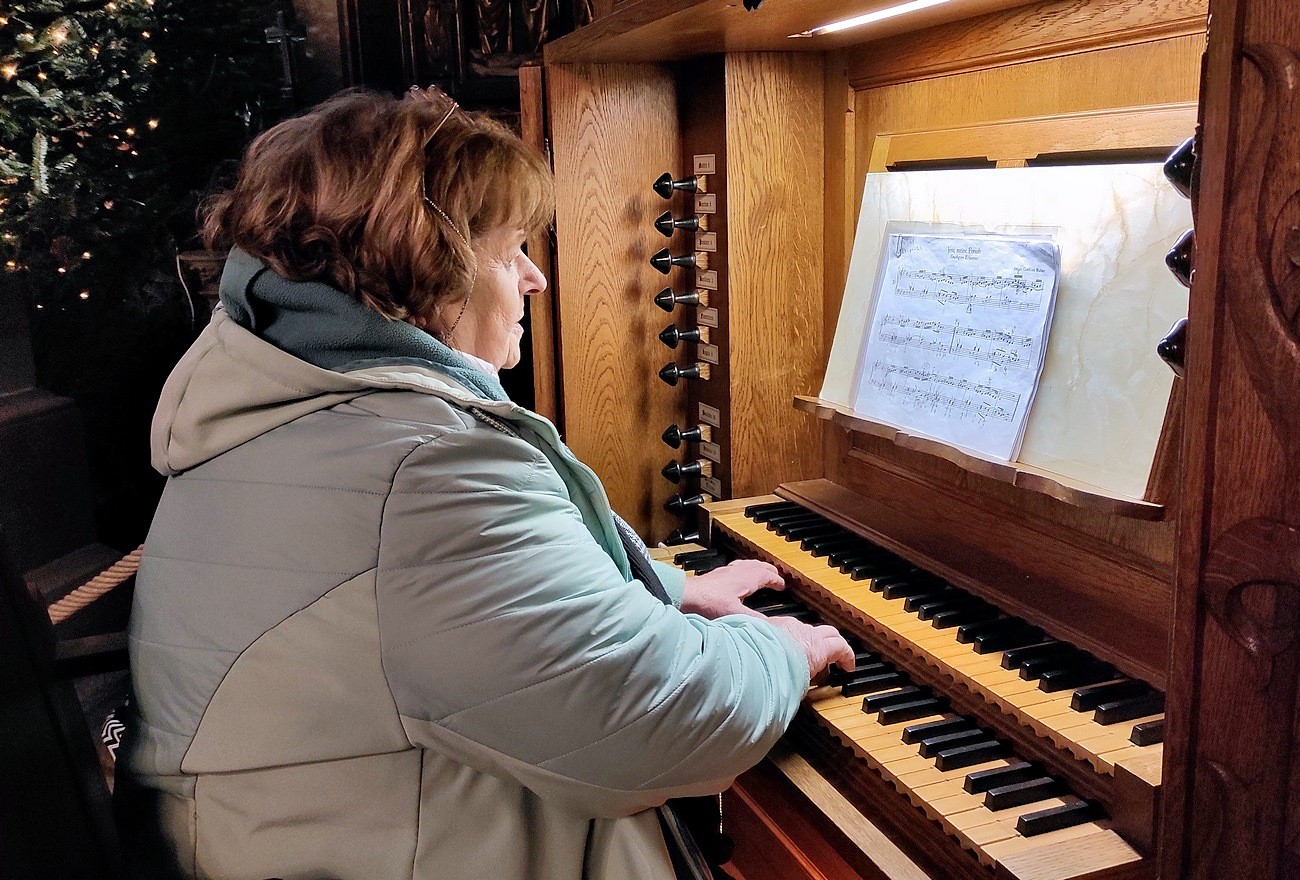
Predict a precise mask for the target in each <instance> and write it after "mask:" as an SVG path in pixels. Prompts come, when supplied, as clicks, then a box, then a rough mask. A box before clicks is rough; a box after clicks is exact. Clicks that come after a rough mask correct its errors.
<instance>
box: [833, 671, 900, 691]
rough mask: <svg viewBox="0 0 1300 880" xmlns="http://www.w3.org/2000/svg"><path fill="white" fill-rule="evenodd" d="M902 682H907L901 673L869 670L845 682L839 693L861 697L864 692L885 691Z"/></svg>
mask: <svg viewBox="0 0 1300 880" xmlns="http://www.w3.org/2000/svg"><path fill="white" fill-rule="evenodd" d="M904 684H907V677H906V676H904V675H902V674H901V673H898V672H880V671H871V672H868V674H866V675H862V676H858V677H855V678H854V679H853V680H852V681H849V682H846V683H845V684H844V687H843V688H841V689H840V693H842V694H843V695H844V696H846V697H861V696H863V695H864V694H874V693H876V692H877V691H887V690H890V689H891V688H896V687H898V686H899V685H904Z"/></svg>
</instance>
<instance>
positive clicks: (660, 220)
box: [655, 211, 700, 238]
mask: <svg viewBox="0 0 1300 880" xmlns="http://www.w3.org/2000/svg"><path fill="white" fill-rule="evenodd" d="M655 229H658V230H659V231H660V232H661V233H663V235H664V236H665V237H666V238H671V237H672V234H673V233H674V232H675V231H677V230H678V229H681V230H684V231H686V232H698V231H699V229H700V218H699V217H681V218H674V217H673V213H672V211H664V212H663V213H662V214H660V215H659V216H658V217H656V218H655Z"/></svg>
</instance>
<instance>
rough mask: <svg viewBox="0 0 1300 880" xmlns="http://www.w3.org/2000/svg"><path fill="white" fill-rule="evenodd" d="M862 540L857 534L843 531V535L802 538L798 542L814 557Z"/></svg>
mask: <svg viewBox="0 0 1300 880" xmlns="http://www.w3.org/2000/svg"><path fill="white" fill-rule="evenodd" d="M860 540H862V539H861V538H859V537H858V536H857V535H854V534H851V533H845V534H843V535H829V536H824V537H818V538H804V539H803V543H802V544H800V545H799V546H801V547H802V548H803V549H805V550H807V551H808V552H809V553H811V554H812V555H813V557H814V558H816V557H818V556H826V555H827V554H829V553H830V552H831V551H833V550H840V549H843V548H845V547H851V546H853V545H854V544H856V543H857V542H858V541H860Z"/></svg>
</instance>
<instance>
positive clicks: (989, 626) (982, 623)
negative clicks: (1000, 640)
mask: <svg viewBox="0 0 1300 880" xmlns="http://www.w3.org/2000/svg"><path fill="white" fill-rule="evenodd" d="M1024 625H1025V623H1024V621H1023V620H1018V619H1017V618H1014V617H1001V616H999V617H993V618H989V619H988V620H979V621H976V622H974V623H965V624H962V625H961V626H959V627H958V628H957V642H958V644H962V645H971V644H974V643H975V637H976V636H978V635H982V634H983V633H992V632H1005V631H1008V630H1014V629H1019V628H1021V627H1023V626H1024Z"/></svg>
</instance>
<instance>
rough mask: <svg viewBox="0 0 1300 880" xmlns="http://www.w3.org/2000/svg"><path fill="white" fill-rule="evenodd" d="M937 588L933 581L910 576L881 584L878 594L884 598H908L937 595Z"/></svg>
mask: <svg viewBox="0 0 1300 880" xmlns="http://www.w3.org/2000/svg"><path fill="white" fill-rule="evenodd" d="M873 586H874V584H873ZM939 589H940V588H938V587H936V586H935V585H934V584H933V583H930V582H927V581H914V580H911V579H910V578H904V579H900V580H896V581H894V582H893V583H889V584H885V585H884V586H882V587H881V589H880V595H882V596H884V597H885V598H886V599H910V598H911V597H912V596H934V595H937V592H936V591H937V590H939Z"/></svg>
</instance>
